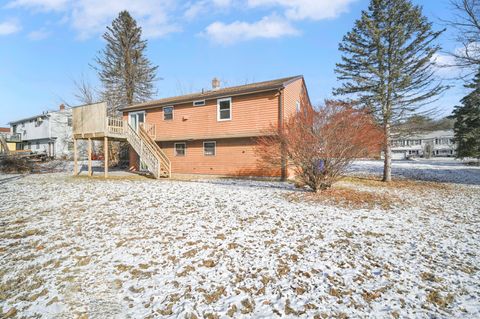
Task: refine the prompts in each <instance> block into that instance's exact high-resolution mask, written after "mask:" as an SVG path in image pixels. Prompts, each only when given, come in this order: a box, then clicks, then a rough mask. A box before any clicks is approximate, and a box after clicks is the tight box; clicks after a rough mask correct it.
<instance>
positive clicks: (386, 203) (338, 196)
mask: <svg viewBox="0 0 480 319" xmlns="http://www.w3.org/2000/svg"><path fill="white" fill-rule="evenodd" d="M359 188H363V189H362V190H360V189H359ZM402 189H404V190H409V191H414V192H419V193H424V192H431V191H432V190H437V191H438V190H440V191H450V190H451V189H452V186H451V185H448V184H444V183H436V182H423V181H414V180H408V179H399V180H394V181H392V182H389V183H385V182H382V180H381V179H379V178H377V177H373V176H367V177H356V176H346V177H343V178H342V179H341V180H340V181H339V182H338V183H337V184H335V185H333V187H331V188H329V189H326V190H322V191H320V192H317V193H313V192H295V193H289V194H287V195H285V196H286V198H287V200H289V201H293V202H302V201H304V202H314V203H322V204H326V205H332V206H337V207H342V208H354V209H373V208H382V209H386V210H387V209H391V208H393V207H394V206H398V205H402V204H403V201H402V200H401V199H400V198H399V197H398V196H396V195H395V194H392V192H390V191H395V190H402Z"/></svg>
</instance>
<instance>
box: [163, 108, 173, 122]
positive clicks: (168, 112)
mask: <svg viewBox="0 0 480 319" xmlns="http://www.w3.org/2000/svg"><path fill="white" fill-rule="evenodd" d="M163 120H164V121H168V120H173V106H165V107H164V108H163Z"/></svg>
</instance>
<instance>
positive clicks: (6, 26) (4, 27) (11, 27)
mask: <svg viewBox="0 0 480 319" xmlns="http://www.w3.org/2000/svg"><path fill="white" fill-rule="evenodd" d="M21 29H22V27H21V26H20V24H19V23H18V22H17V21H15V20H7V21H4V22H0V36H2V35H10V34H14V33H17V32H18V31H20V30H21Z"/></svg>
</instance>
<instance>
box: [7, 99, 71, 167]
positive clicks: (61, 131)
mask: <svg viewBox="0 0 480 319" xmlns="http://www.w3.org/2000/svg"><path fill="white" fill-rule="evenodd" d="M71 114H72V111H71V110H70V109H66V108H65V106H64V105H63V104H62V105H60V107H59V110H58V111H48V112H44V113H42V114H40V115H36V116H31V117H28V118H24V119H21V120H17V121H12V122H10V127H11V131H12V134H18V135H19V138H20V140H21V144H19V145H20V146H19V147H17V149H19V148H20V149H23V150H30V151H31V152H32V153H43V154H46V155H47V156H50V157H56V158H60V157H66V156H69V154H70V151H71V147H72V118H71Z"/></svg>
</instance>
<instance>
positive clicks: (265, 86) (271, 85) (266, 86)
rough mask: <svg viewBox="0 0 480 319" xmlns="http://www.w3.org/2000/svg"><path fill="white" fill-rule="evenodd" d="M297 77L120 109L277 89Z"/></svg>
mask: <svg viewBox="0 0 480 319" xmlns="http://www.w3.org/2000/svg"><path fill="white" fill-rule="evenodd" d="M298 79H303V76H302V75H297V76H291V77H286V78H281V79H276V80H270V81H264V82H256V83H250V84H245V85H239V86H231V87H226V88H220V89H216V90H208V91H202V92H198V93H192V94H186V95H180V96H173V97H167V98H163V99H158V100H153V101H148V102H144V103H140V104H135V105H131V106H127V107H124V108H122V109H121V111H129V110H136V109H145V108H149V107H158V106H162V105H164V106H165V105H171V104H178V103H186V102H193V101H196V100H207V99H213V98H218V97H222V96H232V95H243V94H251V93H256V92H264V91H271V90H278V89H280V88H283V87H285V86H286V85H287V84H289V83H291V82H293V81H296V80H298Z"/></svg>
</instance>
